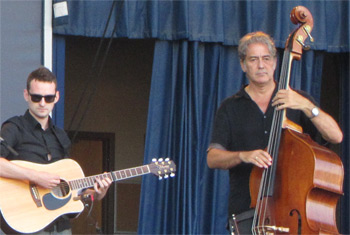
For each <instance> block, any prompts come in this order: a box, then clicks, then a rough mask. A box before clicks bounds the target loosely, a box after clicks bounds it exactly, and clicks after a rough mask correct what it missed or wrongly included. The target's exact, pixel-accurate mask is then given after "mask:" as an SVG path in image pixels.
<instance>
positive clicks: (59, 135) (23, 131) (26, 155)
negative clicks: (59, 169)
mask: <svg viewBox="0 0 350 235" xmlns="http://www.w3.org/2000/svg"><path fill="white" fill-rule="evenodd" d="M1 137H2V138H3V139H4V140H5V141H6V142H7V144H8V145H9V146H11V147H12V148H13V149H14V150H15V151H16V152H17V153H18V156H16V155H14V154H13V153H11V152H10V151H9V150H8V149H7V148H6V147H5V146H4V145H1V148H0V150H1V157H5V158H7V159H8V160H25V161H30V162H35V163H40V164H47V163H52V162H55V161H58V160H61V159H63V158H66V157H68V151H69V148H70V145H71V141H70V139H69V138H68V136H67V134H66V133H65V132H64V130H62V129H60V128H58V127H57V126H55V125H53V124H52V121H51V119H49V128H48V129H46V130H43V129H42V128H41V125H40V124H39V123H38V122H37V121H36V120H35V119H34V117H33V116H32V115H31V114H30V113H29V111H28V110H27V111H26V113H25V114H24V115H23V116H16V117H13V118H10V119H8V120H7V121H5V122H4V123H3V125H2V128H1ZM54 223H55V224H56V225H57V231H62V230H65V229H68V228H70V223H69V221H68V220H67V219H63V218H62V217H60V218H58V219H57V221H55V222H54ZM45 230H47V231H52V226H48V227H47V229H45Z"/></svg>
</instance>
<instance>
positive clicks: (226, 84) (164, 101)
mask: <svg viewBox="0 0 350 235" xmlns="http://www.w3.org/2000/svg"><path fill="white" fill-rule="evenodd" d="M307 54H308V55H307V56H306V57H305V59H304V60H303V62H296V63H295V69H294V73H293V76H292V83H293V84H297V85H296V86H299V87H298V88H301V89H303V90H307V91H308V92H310V93H311V94H313V95H314V96H315V97H317V96H318V93H319V90H318V89H312V85H311V84H317V86H316V87H317V88H320V84H321V76H318V75H319V74H321V72H322V62H323V60H322V58H323V54H322V53H319V54H317V53H314V52H309V53H307ZM153 64H154V66H153V75H152V85H151V93H150V107H149V117H148V124H147V129H148V130H147V135H146V150H145V163H147V162H150V161H151V158H153V157H154V156H164V157H170V158H171V159H172V160H173V161H174V162H175V163H176V165H177V173H176V177H175V178H171V179H169V180H167V181H163V182H158V181H157V180H156V179H154V178H151V177H145V178H144V179H143V183H142V193H141V205H140V206H141V208H140V218H139V233H140V234H222V233H227V232H226V231H225V225H226V219H227V197H228V175H227V171H222V170H211V169H209V168H208V167H207V164H206V149H207V146H208V143H209V141H210V134H211V125H212V122H213V117H214V114H215V110H216V109H217V108H218V105H219V104H220V103H221V102H222V100H223V99H225V98H226V97H228V96H230V95H232V94H233V93H235V92H237V91H238V90H239V89H240V88H241V86H242V85H243V84H245V83H246V78H245V76H244V74H243V73H242V71H241V68H240V65H239V58H238V53H237V47H233V46H223V45H221V44H218V43H200V42H189V41H175V42H169V41H158V42H157V43H156V47H155V54H154V62H153ZM306 65H307V66H306ZM276 74H277V77H278V72H277V73H276ZM301 74H303V79H301ZM277 80H278V78H277ZM304 80H305V81H309V82H304ZM318 98H319V97H318ZM150 189H151V190H150ZM150 215H152V216H151V219H150Z"/></svg>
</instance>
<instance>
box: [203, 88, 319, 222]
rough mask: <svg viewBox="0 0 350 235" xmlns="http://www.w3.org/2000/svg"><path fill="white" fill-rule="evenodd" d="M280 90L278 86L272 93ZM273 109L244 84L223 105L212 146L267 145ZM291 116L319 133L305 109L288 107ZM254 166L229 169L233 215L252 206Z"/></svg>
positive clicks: (238, 148)
mask: <svg viewBox="0 0 350 235" xmlns="http://www.w3.org/2000/svg"><path fill="white" fill-rule="evenodd" d="M276 87H277V86H276ZM276 92H277V89H276V90H275V91H274V94H273V96H272V97H274V95H275V94H276ZM298 92H299V93H300V94H301V95H303V96H305V97H307V98H308V99H310V100H311V101H312V102H314V100H313V98H312V97H310V96H309V95H307V94H306V93H305V92H302V91H298ZM273 112H274V108H273V107H272V106H271V102H270V104H269V107H268V109H267V111H266V113H263V112H262V111H261V110H260V108H259V107H258V105H257V104H256V103H255V102H254V101H253V100H252V99H251V98H250V96H249V95H248V94H247V93H246V91H245V90H244V88H242V89H241V90H240V91H239V92H238V93H236V94H235V95H233V96H231V97H229V98H227V99H225V100H224V101H223V103H222V104H221V106H220V107H219V109H218V111H217V113H216V116H215V121H214V125H213V132H212V138H211V143H210V146H209V147H213V148H217V147H218V145H219V146H220V147H223V148H224V149H226V150H228V151H250V150H256V149H265V148H266V147H267V144H268V140H269V135H270V129H271V124H272V119H273ZM287 117H288V119H289V120H291V121H293V122H295V123H297V124H299V125H300V126H301V127H303V131H304V133H308V134H310V135H311V137H313V136H315V134H316V133H317V131H316V128H315V127H314V126H313V125H312V123H311V121H310V120H309V118H307V117H306V115H305V114H304V113H303V112H301V111H298V110H287ZM252 168H253V165H252V164H248V163H241V164H239V165H237V166H235V167H233V168H231V169H230V170H229V175H230V196H229V208H228V209H229V210H228V213H229V216H230V215H232V213H235V214H239V213H241V212H244V211H246V210H248V209H249V206H250V193H249V178H250V173H251V170H252Z"/></svg>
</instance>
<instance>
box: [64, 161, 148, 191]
mask: <svg viewBox="0 0 350 235" xmlns="http://www.w3.org/2000/svg"><path fill="white" fill-rule="evenodd" d="M150 172H151V171H150V168H149V165H144V166H140V167H134V168H129V169H125V170H120V171H113V172H109V173H104V174H100V175H93V176H89V177H86V178H81V179H76V180H71V181H69V186H70V188H71V189H73V190H78V189H85V188H91V187H93V186H94V183H95V182H96V180H97V179H100V180H103V179H106V178H109V179H110V180H111V181H119V180H123V179H127V178H133V177H136V176H140V175H145V174H149V173H150Z"/></svg>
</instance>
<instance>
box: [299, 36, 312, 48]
mask: <svg viewBox="0 0 350 235" xmlns="http://www.w3.org/2000/svg"><path fill="white" fill-rule="evenodd" d="M303 40H304V39H303V36H301V35H299V36H298V38H297V41H298V42H299V43H300V45H302V46H303V49H304V50H305V51H308V50H310V46H309V45H305V44H304V43H303Z"/></svg>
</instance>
